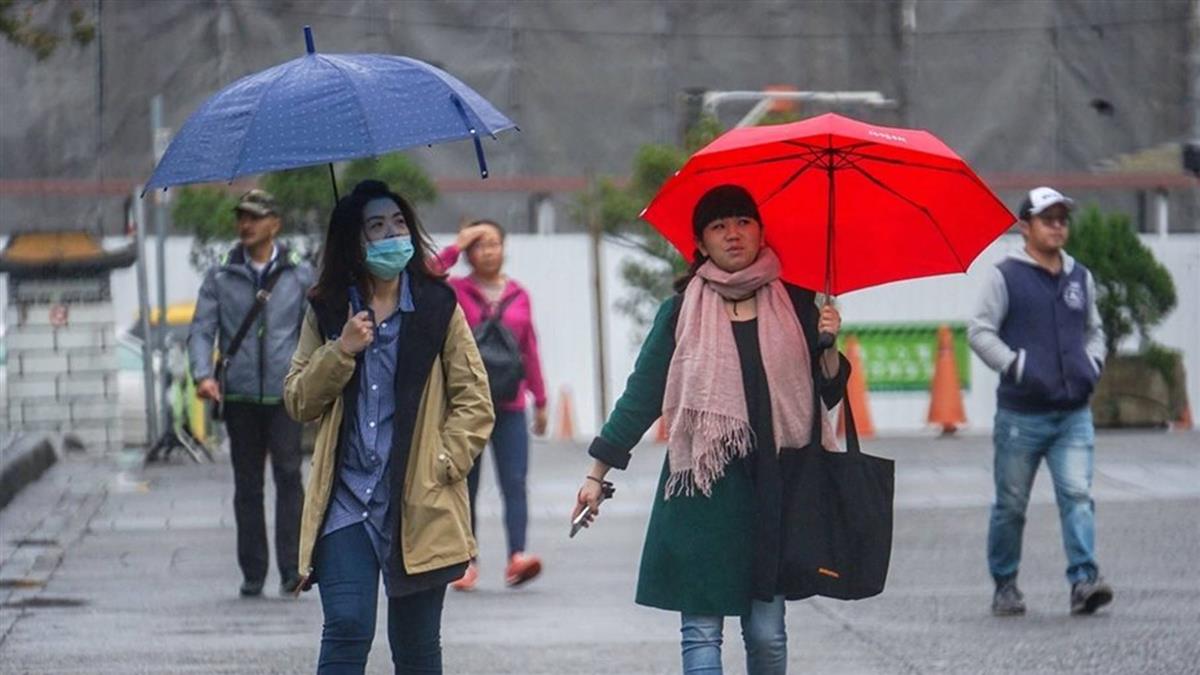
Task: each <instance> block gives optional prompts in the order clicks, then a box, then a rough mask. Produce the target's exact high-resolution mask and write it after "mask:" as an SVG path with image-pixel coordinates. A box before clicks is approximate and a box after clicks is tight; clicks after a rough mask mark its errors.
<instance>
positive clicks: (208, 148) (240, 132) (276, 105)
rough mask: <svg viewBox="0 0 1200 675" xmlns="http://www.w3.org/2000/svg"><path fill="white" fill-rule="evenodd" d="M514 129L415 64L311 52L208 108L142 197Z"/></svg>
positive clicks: (467, 93)
mask: <svg viewBox="0 0 1200 675" xmlns="http://www.w3.org/2000/svg"><path fill="white" fill-rule="evenodd" d="M455 96H457V97H458V99H459V101H461V103H462V111H460V110H459V109H457V108H456V106H455V103H454V97H455ZM464 113H465V114H464ZM514 128H516V124H515V123H514V122H513V121H512V120H510V119H509V118H507V117H505V116H504V114H502V113H501V112H500V111H499V110H496V108H495V107H494V106H493V105H492V104H491V103H489V102H488V101H487V100H486V99H484V98H483V97H482V96H480V95H479V94H478V93H476V92H475V90H473V89H471V88H470V87H468V86H467V85H465V84H463V83H462V82H460V81H459V80H458V79H456V78H455V77H454V76H452V75H450V74H449V73H447V72H445V71H443V70H440V69H438V68H435V67H434V66H431V65H429V64H427V63H424V62H422V61H418V60H416V59H410V58H405V57H402V56H388V55H383V54H319V53H318V54H308V55H306V56H302V57H300V58H298V59H295V60H292V61H288V62H287V63H283V64H280V65H278V66H275V67H274V68H269V69H267V70H264V71H262V72H260V73H256V74H254V75H249V76H247V77H244V78H242V79H240V80H238V81H237V82H234V83H233V84H231V85H229V86H228V87H226V88H225V89H223V90H222V91H220V92H218V93H217V94H216V95H215V96H213V97H212V98H210V99H208V100H207V101H205V102H204V104H203V105H201V106H200V108H199V109H197V110H196V112H194V113H192V116H191V117H189V118H188V120H187V122H185V123H184V125H183V127H182V128H181V129H180V130H179V133H178V134H176V136H175V138H174V140H173V141H172V142H171V144H170V146H168V147H167V151H166V153H165V154H164V155H163V158H162V161H160V162H159V163H158V166H157V167H156V168H155V169H154V173H153V174H152V175H151V176H150V180H149V181H147V182H146V189H147V190H149V189H152V188H159V187H168V186H171V185H183V184H186V183H204V182H215V181H231V180H233V179H234V178H236V177H238V176H245V175H251V174H258V173H266V172H269V171H278V170H281V169H293V168H297V167H301V166H311V165H314V164H325V163H327V162H338V161H343V160H348V159H355V158H358V157H373V156H379V155H383V154H386V153H389V152H394V151H396V150H403V149H404V148H411V147H415V146H418V145H433V144H435V143H446V142H449V141H457V140H468V139H471V138H472V130H474V131H476V132H477V136H478V135H485V134H486V135H489V136H495V135H496V134H497V133H499V132H501V131H505V130H507V129H514ZM480 160H481V163H482V155H480Z"/></svg>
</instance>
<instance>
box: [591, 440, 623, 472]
mask: <svg viewBox="0 0 1200 675" xmlns="http://www.w3.org/2000/svg"><path fill="white" fill-rule="evenodd" d="M588 454H589V455H591V456H592V457H593V458H595V459H598V460H600V461H601V462H604V463H605V464H607V465H609V466H611V467H612V468H614V469H622V470H623V469H625V467H627V466H629V457H630V453H629V451H628V450H623V449H621V448H618V447H617V446H615V445H613V444H612V443H609V442H608V441H606V440H604V437H603V436H597V437H596V438H595V439H594V440H592V445H591V446H590V447H588Z"/></svg>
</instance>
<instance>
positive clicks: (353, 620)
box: [284, 181, 494, 673]
mask: <svg viewBox="0 0 1200 675" xmlns="http://www.w3.org/2000/svg"><path fill="white" fill-rule="evenodd" d="M431 250H432V249H431V248H430V244H429V239H428V237H427V235H426V234H425V232H424V231H423V230H422V228H421V226H420V224H419V222H418V221H417V217H416V213H415V212H414V211H413V208H412V206H411V205H410V204H409V203H408V201H407V200H405V199H404V198H403V197H401V196H400V195H398V194H395V193H393V192H391V191H390V190H389V189H388V187H387V185H385V184H383V183H381V182H379V181H363V182H362V183H359V184H358V185H357V186H356V187H355V188H354V191H353V193H352V194H350V195H349V196H347V197H345V198H343V199H341V200H340V201H339V202H338V203H337V206H336V207H335V208H334V211H333V214H332V216H331V217H330V223H329V231H328V234H327V236H326V240H325V246H324V250H323V253H322V260H321V270H320V276H319V279H318V282H317V285H316V286H315V287H314V288H313V289H312V291H311V292H310V294H309V295H310V298H309V304H310V307H309V310H308V312H307V314H306V316H305V319H304V325H303V327H302V329H301V334H300V342H299V345H298V347H297V349H296V353H295V355H294V356H293V357H292V365H291V370H290V372H289V373H288V375H287V378H286V380H285V387H284V389H285V390H284V399H285V405H286V406H287V410H288V412H289V414H291V415H292V416H293V417H295V418H296V419H297V420H300V421H317V420H319V427H318V431H317V440H316V446H315V450H314V453H313V462H312V473H311V476H310V479H309V485H308V493H307V495H306V499H305V505H304V515H303V517H302V520H301V531H300V561H299V563H300V572H301V574H302V575H303V580H302V582H301V585H300V588H301V589H308V588H310V587H311V585H312V584H313V583H316V584H317V585H318V587H319V590H320V594H321V605H322V608H323V610H324V613H325V623H324V628H323V631H322V636H321V651H320V660H319V664H318V668H317V671H318V673H362V672H363V671H364V668H365V667H366V662H367V655H368V653H369V651H370V648H371V642H372V639H373V638H374V634H375V616H376V603H377V597H378V586H379V578H380V576H382V577H383V581H384V586H385V589H386V591H387V602H388V642H389V643H390V646H391V650H392V661H393V663H394V665H395V668H396V672H405V673H440V672H442V664H441V614H442V604H443V601H444V598H445V593H446V585H447V584H449V583H450V582H451V581H454V580H455V579H458V578H459V577H461V576H462V575H463V573H464V571H465V570H466V568H467V564H468V561H470V560H471V559H472V558H473V557H474V556H475V555H476V553H477V550H476V546H475V540H474V538H473V537H472V534H471V525H470V510H469V507H468V499H467V483H466V477H467V475H468V473H470V471H471V467H472V466H473V465H474V462H475V459H476V458H477V457H478V456H479V453H480V451H481V450H482V448H483V445H484V443H485V442H486V441H487V439H488V437H489V435H490V434H491V431H492V425H493V421H494V412H493V409H492V402H491V396H490V392H489V388H488V380H487V374H486V371H485V370H484V366H483V362H482V360H481V359H480V357H479V352H478V350H477V349H476V347H475V341H474V338H473V337H472V335H471V330H470V328H469V326H468V325H467V322H466V319H465V318H464V316H463V312H462V310H461V309H460V308H459V307H458V303H457V301H456V298H455V294H454V291H453V290H452V289H451V288H450V287H449V286H448V285H447V284H446V283H445V281H443V280H442V279H441V278H439V277H437V276H435V275H434V274H432V273H431V272H430V271H429V267H428V262H429V259H430V257H431Z"/></svg>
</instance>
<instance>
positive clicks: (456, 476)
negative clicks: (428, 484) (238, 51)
mask: <svg viewBox="0 0 1200 675" xmlns="http://www.w3.org/2000/svg"><path fill="white" fill-rule="evenodd" d="M469 472H470V469H469V468H468V469H466V470H463V469H461V468H460V467H459V466H458V465H457V464H455V463H454V458H453V457H452V456H451V455H450V451H449V450H447V449H446V448H444V447H439V448H438V451H437V454H436V455H434V476H435V477H436V478H437V482H438V484H439V485H454V484H455V483H458V482H459V481H462V480H465V479H466V477H467V474H468V473H469Z"/></svg>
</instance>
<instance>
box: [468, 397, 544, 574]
mask: <svg viewBox="0 0 1200 675" xmlns="http://www.w3.org/2000/svg"><path fill="white" fill-rule="evenodd" d="M492 454H493V455H494V456H495V458H496V481H497V482H498V483H500V494H502V495H503V496H504V531H505V532H506V533H507V535H508V554H509V555H510V556H511V555H512V554H514V553H517V552H518V551H524V550H525V529H526V528H527V527H528V525H529V500H528V497H527V496H526V493H525V476H526V475H528V473H529V427H528V423H527V422H526V421H525V411H523V410H518V411H515V412H513V411H506V410H497V411H496V426H495V427H494V428H493V429H492ZM481 466H483V457H482V456H481V457H480V458H479V461H477V462H475V466H473V467H472V468H471V473H470V474H468V475H467V488H468V491H469V493H470V495H471V531H472V532H474V531H475V495H476V493H478V492H479V471H480V467H481Z"/></svg>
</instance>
